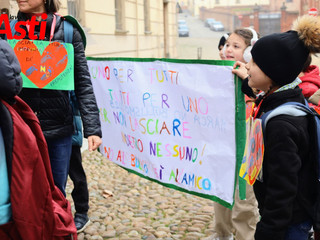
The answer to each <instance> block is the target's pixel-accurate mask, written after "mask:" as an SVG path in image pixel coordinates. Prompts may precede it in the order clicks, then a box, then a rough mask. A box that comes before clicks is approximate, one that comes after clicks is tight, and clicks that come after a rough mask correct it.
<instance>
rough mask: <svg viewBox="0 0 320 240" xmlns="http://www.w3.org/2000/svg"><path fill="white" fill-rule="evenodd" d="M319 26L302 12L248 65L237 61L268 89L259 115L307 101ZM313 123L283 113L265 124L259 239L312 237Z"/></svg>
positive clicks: (253, 83)
mask: <svg viewBox="0 0 320 240" xmlns="http://www.w3.org/2000/svg"><path fill="white" fill-rule="evenodd" d="M319 26H320V19H319V18H318V17H313V16H303V17H301V18H299V19H298V20H297V21H296V22H295V24H294V28H293V29H294V30H293V31H288V32H285V33H277V34H271V35H268V36H265V37H262V38H261V39H259V40H258V41H257V42H256V43H255V45H254V46H253V48H252V51H251V54H252V60H251V61H250V62H249V63H248V64H246V65H245V64H243V63H240V62H237V63H236V64H235V66H234V70H233V72H234V73H237V72H239V71H241V72H243V71H245V70H247V72H248V81H246V82H245V81H244V82H243V84H244V86H245V85H248V86H249V87H250V88H257V89H259V90H261V91H263V92H264V94H262V95H260V96H259V97H258V98H257V99H256V102H255V103H256V106H257V107H256V108H255V109H254V111H253V114H252V116H253V117H254V118H256V119H258V118H260V117H261V116H262V115H263V114H264V113H266V112H268V111H270V110H273V109H275V108H276V107H278V106H280V105H281V104H283V103H286V102H298V103H302V104H304V103H305V98H304V96H303V94H302V91H301V89H300V88H299V87H298V85H299V83H300V82H301V81H300V79H298V78H297V77H298V75H299V73H300V72H301V70H302V68H303V66H304V63H305V62H306V60H307V58H308V56H309V54H314V53H319V52H320V28H319ZM237 67H239V68H237ZM243 89H246V88H243ZM309 124H310V123H309V121H308V117H307V116H290V115H283V114H282V115H278V116H275V117H273V118H271V119H270V120H269V121H268V123H267V125H266V127H265V131H264V147H265V152H264V160H263V166H262V170H261V172H262V176H261V177H260V178H259V180H257V181H256V182H255V183H254V191H255V195H256V198H257V200H258V204H259V211H260V215H261V219H260V221H259V223H258V224H257V228H256V233H255V239H256V240H307V239H308V232H309V230H310V228H311V226H312V221H313V220H314V219H313V218H312V215H313V208H312V206H314V202H315V201H316V191H315V189H316V186H317V185H316V184H317V176H316V170H315V169H314V158H312V157H310V152H311V146H312V141H311V135H310V134H309V131H308V129H309V128H308V127H309Z"/></svg>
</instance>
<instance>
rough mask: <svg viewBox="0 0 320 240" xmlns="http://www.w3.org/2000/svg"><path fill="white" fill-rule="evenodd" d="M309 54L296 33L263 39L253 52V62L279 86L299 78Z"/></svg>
mask: <svg viewBox="0 0 320 240" xmlns="http://www.w3.org/2000/svg"><path fill="white" fill-rule="evenodd" d="M309 53H310V52H309V50H308V48H307V47H306V46H305V45H304V42H303V41H302V40H300V39H299V36H298V32H296V31H288V32H285V33H275V34H271V35H267V36H265V37H262V38H260V39H259V40H258V41H257V42H256V43H255V44H254V45H253V47H252V50H251V55H252V59H253V61H254V62H255V63H256V64H257V65H258V66H259V68H260V69H261V70H262V71H263V72H264V73H265V74H266V75H267V76H268V77H270V78H271V80H273V81H274V82H275V83H277V84H278V85H279V86H283V85H286V84H288V83H291V82H293V81H294V80H295V79H296V78H297V77H298V75H299V73H300V72H301V71H302V68H303V66H304V63H305V62H306V60H307V58H308V56H309Z"/></svg>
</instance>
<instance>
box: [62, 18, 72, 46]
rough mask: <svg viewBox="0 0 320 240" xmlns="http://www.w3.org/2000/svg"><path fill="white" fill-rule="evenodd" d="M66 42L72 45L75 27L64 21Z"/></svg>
mask: <svg viewBox="0 0 320 240" xmlns="http://www.w3.org/2000/svg"><path fill="white" fill-rule="evenodd" d="M63 34H64V42H66V43H72V41H73V25H72V24H71V23H70V22H68V21H67V20H65V21H63Z"/></svg>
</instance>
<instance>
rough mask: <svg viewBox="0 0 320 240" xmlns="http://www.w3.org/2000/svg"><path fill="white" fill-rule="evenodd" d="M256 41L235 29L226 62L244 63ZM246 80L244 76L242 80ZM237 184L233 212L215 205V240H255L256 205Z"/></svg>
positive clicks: (250, 194) (251, 33) (226, 49)
mask: <svg viewBox="0 0 320 240" xmlns="http://www.w3.org/2000/svg"><path fill="white" fill-rule="evenodd" d="M257 38H258V34H257V33H256V32H255V31H254V30H253V29H252V30H251V29H247V28H240V29H236V30H235V31H234V32H232V33H231V35H230V36H229V37H228V38H227V41H226V44H225V46H224V47H223V49H222V51H223V55H224V57H225V59H226V60H232V61H241V62H246V60H245V59H244V58H245V54H248V53H246V51H248V48H250V46H251V44H252V43H253V41H256V39H257ZM246 76H247V74H246V75H244V76H243V77H244V78H245V77H246ZM240 77H241V76H240ZM247 107H248V106H247ZM239 181H241V184H242V186H244V187H245V189H246V199H245V200H240V198H239ZM239 181H237V184H238V186H237V188H236V192H235V200H234V206H233V208H232V210H230V209H228V208H225V207H223V206H222V205H220V204H218V203H214V210H215V232H216V233H215V239H216V240H229V239H231V240H232V239H233V235H234V236H235V239H236V240H253V239H254V232H255V226H256V224H257V222H258V220H259V213H258V209H257V201H256V198H255V196H254V193H253V189H252V186H250V185H249V184H246V183H245V181H243V180H242V179H239ZM233 233H234V234H233Z"/></svg>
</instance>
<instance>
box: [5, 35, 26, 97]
mask: <svg viewBox="0 0 320 240" xmlns="http://www.w3.org/2000/svg"><path fill="white" fill-rule="evenodd" d="M20 72H21V68H20V64H19V61H18V59H17V57H16V55H15V53H14V51H13V49H12V48H11V46H10V45H9V44H8V43H7V42H6V41H4V40H1V39H0V98H3V99H6V100H10V99H13V97H14V96H16V95H18V94H19V93H20V91H21V89H22V78H21V76H20Z"/></svg>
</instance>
